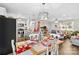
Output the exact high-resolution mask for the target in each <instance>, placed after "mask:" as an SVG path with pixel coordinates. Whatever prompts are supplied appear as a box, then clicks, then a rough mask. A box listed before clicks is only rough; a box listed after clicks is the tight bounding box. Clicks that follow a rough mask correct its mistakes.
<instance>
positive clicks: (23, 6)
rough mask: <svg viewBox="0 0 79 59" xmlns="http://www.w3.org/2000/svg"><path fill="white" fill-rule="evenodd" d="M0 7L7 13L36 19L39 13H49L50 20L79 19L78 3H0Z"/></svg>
mask: <svg viewBox="0 0 79 59" xmlns="http://www.w3.org/2000/svg"><path fill="white" fill-rule="evenodd" d="M0 7H5V8H6V9H7V12H8V13H14V14H22V15H25V16H33V15H35V17H38V13H39V12H41V11H43V10H44V11H47V12H49V17H50V18H53V17H54V18H66V17H69V18H79V4H78V3H46V5H45V6H43V5H42V4H41V3H0Z"/></svg>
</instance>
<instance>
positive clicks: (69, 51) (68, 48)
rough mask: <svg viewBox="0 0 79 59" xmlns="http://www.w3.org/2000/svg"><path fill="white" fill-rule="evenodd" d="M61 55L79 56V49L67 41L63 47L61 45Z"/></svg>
mask: <svg viewBox="0 0 79 59" xmlns="http://www.w3.org/2000/svg"><path fill="white" fill-rule="evenodd" d="M59 55H79V47H78V46H72V44H71V42H70V40H69V39H67V40H65V42H64V43H63V44H62V45H60V48H59Z"/></svg>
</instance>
